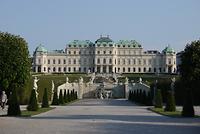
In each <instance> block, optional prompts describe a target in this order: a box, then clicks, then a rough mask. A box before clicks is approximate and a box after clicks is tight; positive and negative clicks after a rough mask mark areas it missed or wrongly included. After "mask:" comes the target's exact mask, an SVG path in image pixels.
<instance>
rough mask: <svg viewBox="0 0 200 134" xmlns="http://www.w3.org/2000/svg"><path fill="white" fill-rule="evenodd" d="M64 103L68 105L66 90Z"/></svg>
mask: <svg viewBox="0 0 200 134" xmlns="http://www.w3.org/2000/svg"><path fill="white" fill-rule="evenodd" d="M64 102H65V103H67V92H66V90H65V91H64Z"/></svg>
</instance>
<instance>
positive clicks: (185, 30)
mask: <svg viewBox="0 0 200 134" xmlns="http://www.w3.org/2000/svg"><path fill="white" fill-rule="evenodd" d="M199 5H200V1H199V0H1V1H0V31H3V32H9V33H13V34H17V35H20V36H22V37H23V38H25V40H26V41H27V42H28V45H29V50H30V53H31V54H32V53H33V51H34V49H35V48H36V46H37V45H39V44H40V43H41V44H43V45H44V46H45V47H46V48H47V49H48V50H52V49H64V48H65V45H66V44H67V43H68V42H70V41H71V40H74V39H80V40H85V39H89V40H91V41H93V42H94V41H95V40H96V39H97V38H99V36H100V35H105V36H106V35H110V37H111V38H112V39H113V40H114V41H117V40H120V39H134V40H136V41H138V42H139V43H141V44H142V46H143V48H144V49H145V50H148V49H156V50H159V51H161V50H163V49H164V47H165V46H166V45H168V44H170V45H171V47H173V48H174V49H175V50H176V51H180V50H183V49H184V47H185V45H186V43H190V42H191V41H192V40H197V39H199V38H200V14H199V13H200V8H199Z"/></svg>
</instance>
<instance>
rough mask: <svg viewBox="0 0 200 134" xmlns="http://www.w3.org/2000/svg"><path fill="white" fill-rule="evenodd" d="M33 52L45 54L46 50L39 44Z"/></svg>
mask: <svg viewBox="0 0 200 134" xmlns="http://www.w3.org/2000/svg"><path fill="white" fill-rule="evenodd" d="M35 52H47V50H46V48H44V46H42V45H41V44H40V45H39V46H38V47H37V48H36V49H35Z"/></svg>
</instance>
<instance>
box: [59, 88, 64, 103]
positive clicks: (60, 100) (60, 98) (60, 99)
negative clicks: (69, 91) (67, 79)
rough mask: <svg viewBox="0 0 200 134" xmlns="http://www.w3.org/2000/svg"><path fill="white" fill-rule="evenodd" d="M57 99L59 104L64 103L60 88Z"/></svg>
mask: <svg viewBox="0 0 200 134" xmlns="http://www.w3.org/2000/svg"><path fill="white" fill-rule="evenodd" d="M58 101H59V104H64V103H65V102H64V98H63V94H62V90H60V93H59V99H58Z"/></svg>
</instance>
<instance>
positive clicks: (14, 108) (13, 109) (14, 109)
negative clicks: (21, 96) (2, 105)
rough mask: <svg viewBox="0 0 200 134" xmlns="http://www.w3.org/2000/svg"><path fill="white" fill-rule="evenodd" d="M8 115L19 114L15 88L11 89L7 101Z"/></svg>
mask: <svg viewBox="0 0 200 134" xmlns="http://www.w3.org/2000/svg"><path fill="white" fill-rule="evenodd" d="M8 115H9V116H19V115H21V111H20V106H19V101H18V98H17V93H16V90H13V91H12V94H11V95H10V97H9V102H8Z"/></svg>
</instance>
